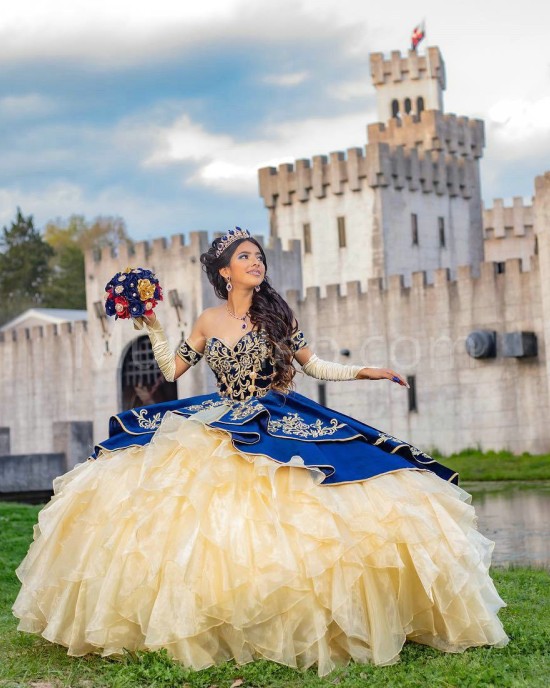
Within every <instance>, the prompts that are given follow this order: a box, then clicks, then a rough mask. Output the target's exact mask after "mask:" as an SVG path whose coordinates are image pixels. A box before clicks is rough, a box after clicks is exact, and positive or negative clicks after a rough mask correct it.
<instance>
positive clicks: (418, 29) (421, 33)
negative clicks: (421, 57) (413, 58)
mask: <svg viewBox="0 0 550 688" xmlns="http://www.w3.org/2000/svg"><path fill="white" fill-rule="evenodd" d="M425 36H426V26H425V22H424V21H423V22H422V23H420V24H418V25H417V26H415V27H414V29H413V32H412V35H411V50H416V48H417V46H418V44H419V43H420V41H421V40H422V39H423V38H424V37H425Z"/></svg>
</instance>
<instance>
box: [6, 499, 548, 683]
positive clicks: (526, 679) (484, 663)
mask: <svg viewBox="0 0 550 688" xmlns="http://www.w3.org/2000/svg"><path fill="white" fill-rule="evenodd" d="M39 509H40V507H36V506H26V505H22V504H7V503H0V526H1V528H0V533H1V535H0V543H1V547H0V639H1V645H0V686H2V687H5V688H15V687H16V686H34V688H53V687H56V688H57V687H69V686H70V687H71V688H96V687H97V688H99V687H100V686H109V687H113V688H126V687H128V688H133V687H138V686H143V687H146V686H147V687H149V686H151V687H159V688H160V687H166V688H172V687H173V686H182V687H189V688H191V687H192V688H214V687H217V688H230V687H231V686H232V684H235V688H236V686H237V685H240V686H242V688H253V687H254V688H261V687H264V686H273V687H274V688H275V687H277V688H298V687H300V688H309V687H311V688H313V687H314V686H341V687H349V688H352V687H357V688H358V687H359V686H361V687H367V686H368V687H369V688H371V687H372V688H376V687H378V686H392V687H394V686H395V687H397V686H399V687H401V686H403V687H411V688H412V687H418V688H427V687H429V688H436V687H437V688H452V687H454V686H456V687H460V688H462V687H465V688H477V687H481V686H494V687H495V688H496V687H498V688H502V687H507V686H526V687H529V688H536V687H538V686H540V687H541V688H542V687H544V688H546V687H547V686H548V685H549V684H550V595H549V594H548V591H549V589H550V585H549V584H550V575H549V573H548V572H545V571H537V570H529V569H515V570H494V571H493V576H494V580H495V582H496V585H497V588H498V590H499V592H500V594H501V596H502V597H503V599H504V600H506V602H507V604H508V607H507V608H505V609H503V610H502V611H501V619H502V621H503V623H504V626H505V628H506V631H507V633H508V635H509V636H510V638H511V642H510V644H509V645H508V646H507V647H505V648H503V649H499V650H497V649H493V648H478V649H472V650H468V651H467V652H465V653H464V654H461V655H451V654H443V653H440V652H438V651H436V650H433V649H431V648H428V647H423V646H421V645H415V644H413V643H408V644H406V645H405V647H404V649H403V652H402V653H401V661H400V663H399V664H396V665H393V666H390V667H373V666H370V665H358V664H352V665H350V666H349V667H347V668H343V669H339V670H337V671H334V672H333V673H332V674H330V675H329V676H327V677H325V678H323V679H320V678H318V676H317V674H316V672H315V670H314V669H311V670H309V671H307V672H299V671H295V670H292V669H289V668H287V667H282V666H279V665H277V664H274V663H272V662H267V661H259V662H254V663H252V664H248V665H246V666H241V667H238V666H235V665H234V664H233V663H229V664H225V665H223V666H220V667H215V668H212V669H207V670H204V671H198V672H194V671H190V670H187V669H185V668H184V667H183V666H181V665H180V664H177V663H175V662H172V661H171V660H170V659H169V658H168V657H167V656H166V654H165V652H164V651H163V652H151V653H147V652H143V653H138V654H137V655H127V656H125V657H122V658H120V659H119V660H115V659H112V658H101V657H99V656H96V655H88V656H86V657H81V658H76V657H68V656H67V654H66V649H65V648H63V647H60V646H58V645H53V644H51V643H49V642H47V641H46V640H44V639H43V638H41V637H39V636H35V635H30V634H27V633H20V632H18V631H17V630H16V625H17V620H16V619H15V618H14V617H13V616H12V613H11V609H10V608H11V605H12V603H13V600H14V599H15V596H16V594H17V591H18V581H17V579H16V576H15V573H14V569H15V568H16V567H17V565H18V564H19V562H20V561H21V559H22V558H23V556H24V555H25V552H26V551H27V548H28V545H29V543H30V541H31V539H32V526H33V524H34V523H35V521H36V516H37V513H38V511H39ZM239 680H240V681H242V683H239Z"/></svg>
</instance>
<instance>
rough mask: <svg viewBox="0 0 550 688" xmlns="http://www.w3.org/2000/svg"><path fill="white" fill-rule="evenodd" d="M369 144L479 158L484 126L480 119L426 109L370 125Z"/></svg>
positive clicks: (482, 144)
mask: <svg viewBox="0 0 550 688" xmlns="http://www.w3.org/2000/svg"><path fill="white" fill-rule="evenodd" d="M367 137H368V141H369V143H388V144H390V145H391V146H404V147H405V148H409V149H416V150H418V151H423V152H432V151H434V152H443V153H449V154H451V155H458V156H461V157H465V158H471V159H477V158H481V156H482V155H483V148H484V146H485V127H484V123H483V121H482V120H480V119H469V118H468V117H458V116H457V115H455V114H445V113H443V112H440V111H439V110H424V111H423V112H421V113H420V115H416V114H409V115H403V116H402V117H400V118H397V117H394V118H392V119H389V120H388V122H387V124H382V123H380V122H376V123H374V124H369V125H368V126H367Z"/></svg>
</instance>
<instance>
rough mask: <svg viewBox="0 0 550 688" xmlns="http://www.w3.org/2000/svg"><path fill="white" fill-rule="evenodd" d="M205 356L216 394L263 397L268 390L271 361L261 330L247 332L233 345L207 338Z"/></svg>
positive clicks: (237, 396)
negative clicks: (216, 389) (212, 373)
mask: <svg viewBox="0 0 550 688" xmlns="http://www.w3.org/2000/svg"><path fill="white" fill-rule="evenodd" d="M205 358H206V361H207V363H208V365H209V366H210V367H211V368H212V370H213V371H214V374H215V375H216V381H217V385H218V388H219V393H220V395H221V396H223V397H225V398H227V399H231V400H233V401H245V400H246V399H250V398H252V397H262V396H265V395H266V394H267V393H268V392H269V391H270V389H271V385H270V383H271V380H272V379H273V375H274V370H275V361H274V359H273V350H272V346H271V345H270V343H269V341H268V339H267V337H266V336H265V335H264V333H263V332H261V331H257V330H252V331H250V332H248V333H247V334H245V335H243V336H242V337H241V339H239V341H238V342H237V343H236V344H235V346H234V347H229V346H228V345H227V344H225V342H223V341H222V340H221V339H218V338H217V337H210V338H209V339H208V341H207V344H206V349H205Z"/></svg>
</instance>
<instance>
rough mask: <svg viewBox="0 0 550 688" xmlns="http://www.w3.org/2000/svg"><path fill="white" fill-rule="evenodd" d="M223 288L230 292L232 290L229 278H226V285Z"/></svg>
mask: <svg viewBox="0 0 550 688" xmlns="http://www.w3.org/2000/svg"><path fill="white" fill-rule="evenodd" d="M225 288H226V289H227V291H231V290H232V289H233V285H232V284H231V277H228V278H227V282H226V284H225Z"/></svg>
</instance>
